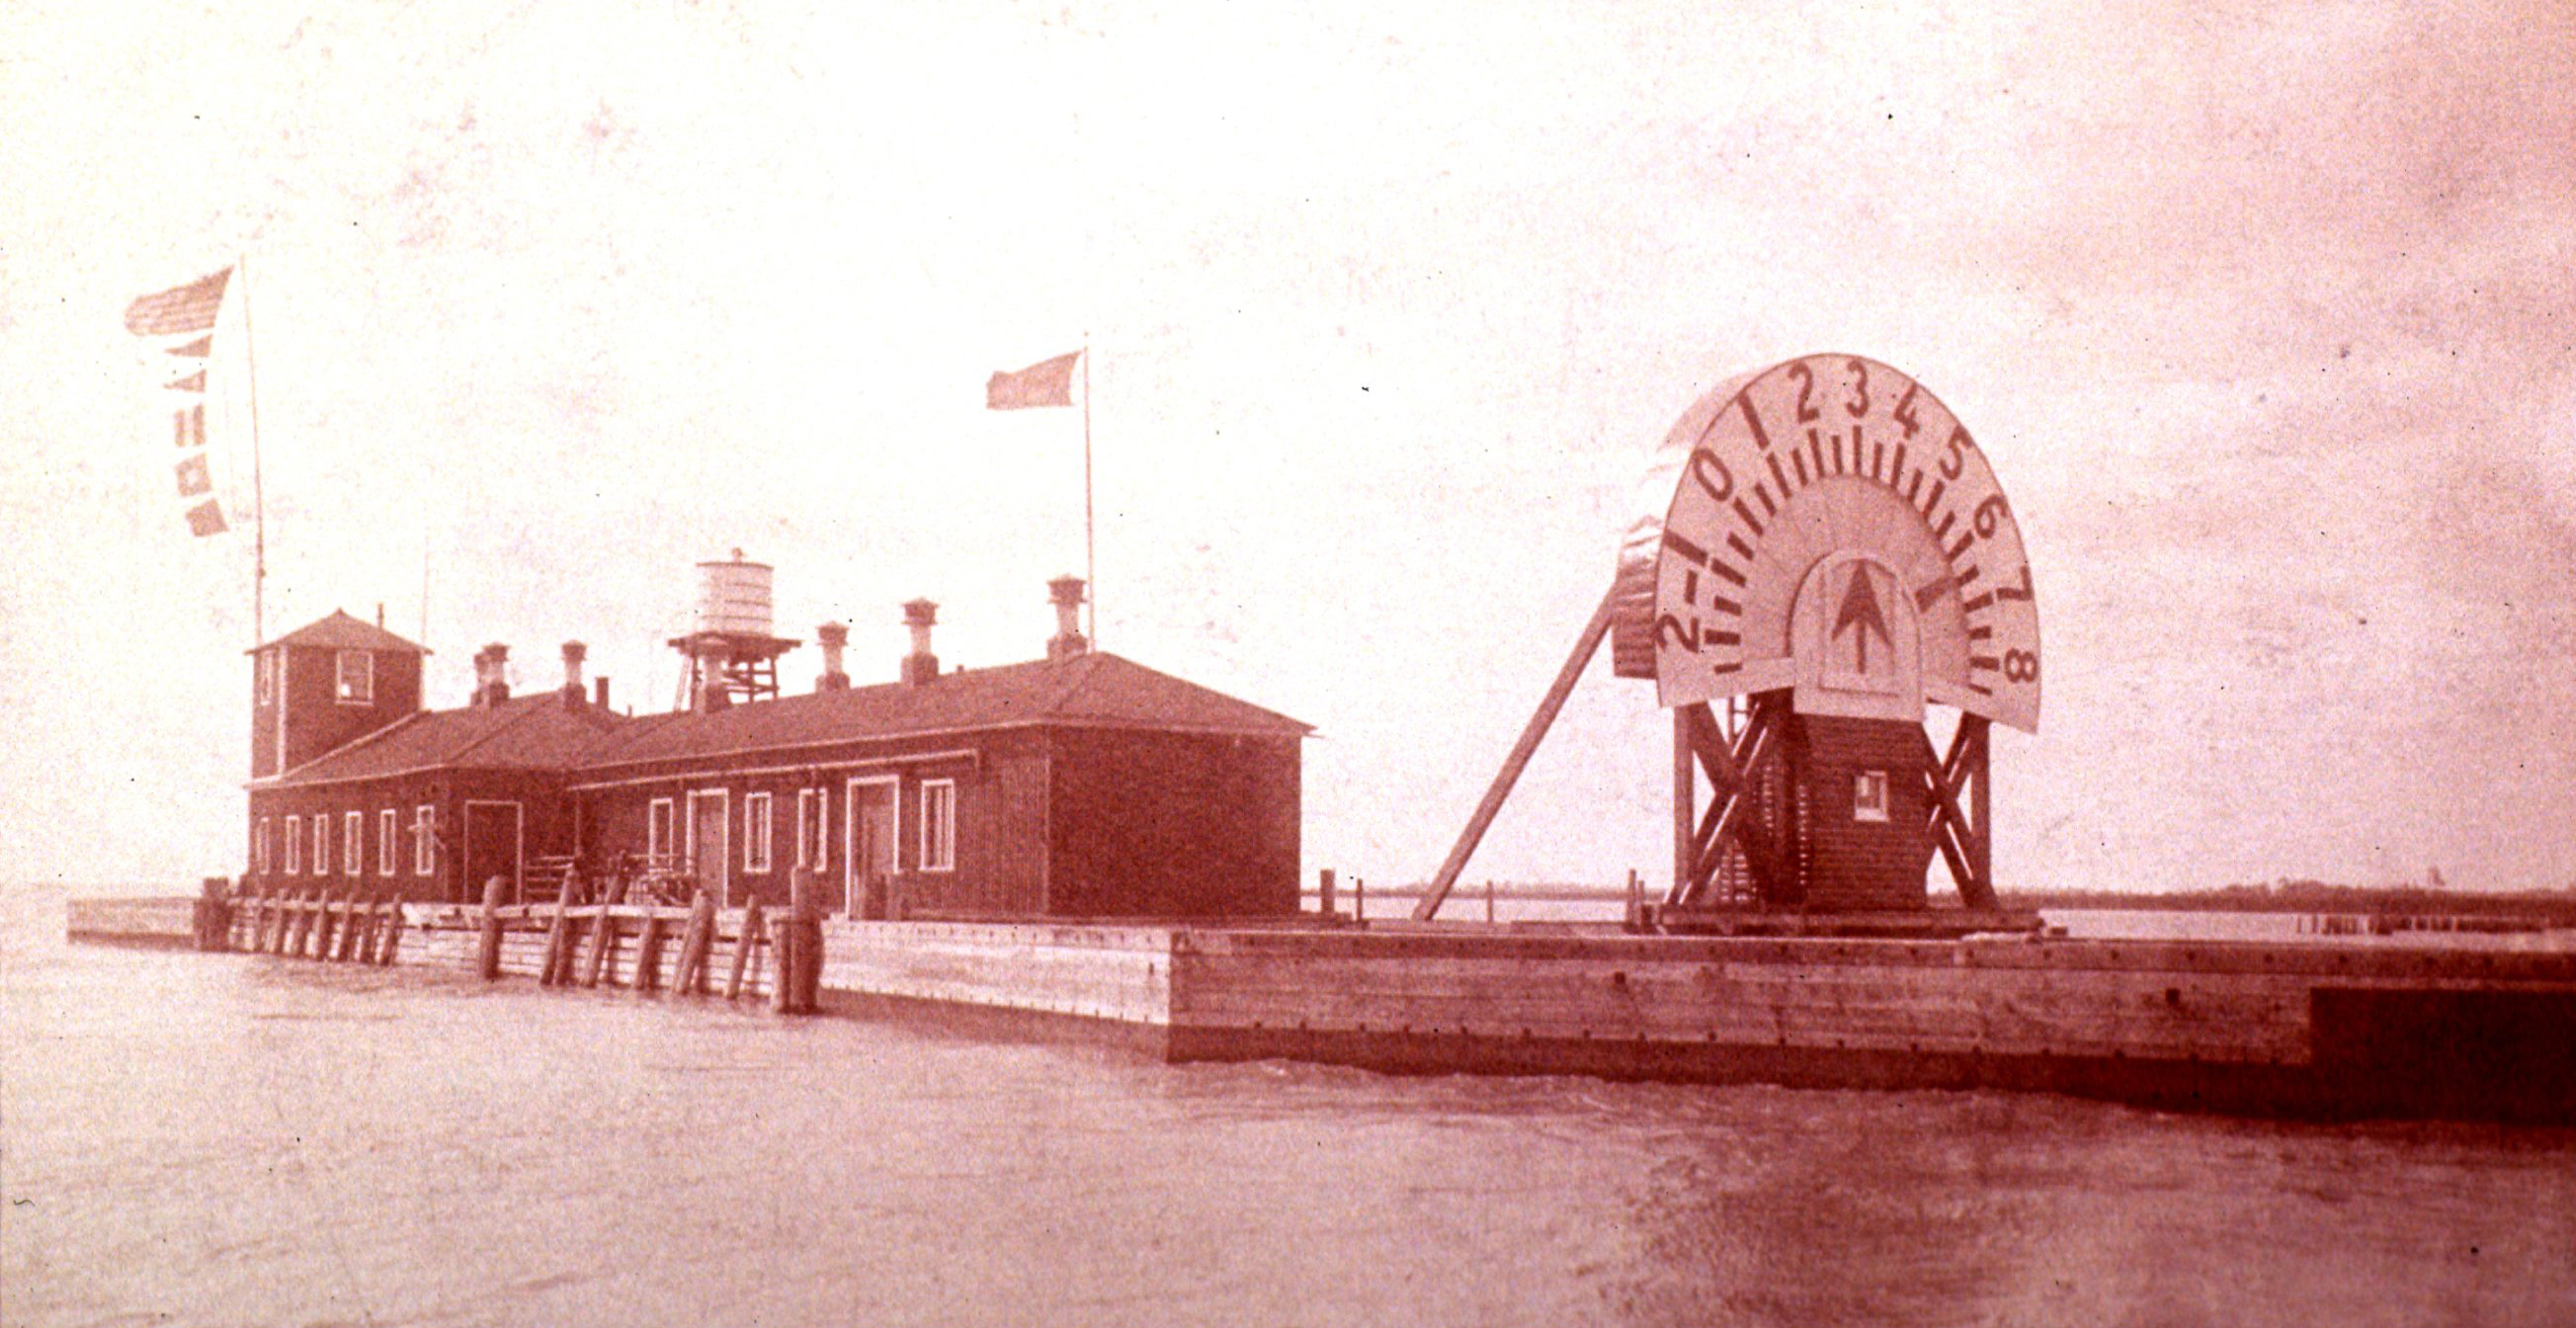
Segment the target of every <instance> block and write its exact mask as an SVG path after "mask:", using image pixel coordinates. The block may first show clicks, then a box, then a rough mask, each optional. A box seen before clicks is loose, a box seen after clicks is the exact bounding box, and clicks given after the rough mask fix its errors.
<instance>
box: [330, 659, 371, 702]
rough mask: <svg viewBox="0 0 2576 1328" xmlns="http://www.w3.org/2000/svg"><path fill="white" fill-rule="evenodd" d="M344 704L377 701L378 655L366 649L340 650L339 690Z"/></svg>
mask: <svg viewBox="0 0 2576 1328" xmlns="http://www.w3.org/2000/svg"><path fill="white" fill-rule="evenodd" d="M338 695H339V698H340V701H341V704H343V705H374V704H375V703H376V657H375V655H374V654H373V653H371V652H368V651H364V650H343V651H341V652H340V669H339V692H338Z"/></svg>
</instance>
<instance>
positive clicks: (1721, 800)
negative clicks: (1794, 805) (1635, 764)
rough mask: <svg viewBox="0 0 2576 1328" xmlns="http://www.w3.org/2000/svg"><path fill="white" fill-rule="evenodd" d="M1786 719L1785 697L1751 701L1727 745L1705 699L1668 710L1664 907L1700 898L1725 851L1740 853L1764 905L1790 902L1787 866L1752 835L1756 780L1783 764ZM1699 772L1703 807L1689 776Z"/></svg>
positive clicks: (1778, 694) (1723, 860)
mask: <svg viewBox="0 0 2576 1328" xmlns="http://www.w3.org/2000/svg"><path fill="white" fill-rule="evenodd" d="M1790 722H1791V715H1790V708H1789V697H1788V694H1787V693H1786V692H1765V693H1762V694H1761V695H1759V696H1756V697H1755V698H1753V703H1752V709H1751V713H1750V714H1749V715H1748V716H1747V718H1746V720H1745V723H1744V726H1743V728H1741V729H1739V730H1738V731H1737V732H1736V733H1735V735H1734V737H1733V739H1732V740H1730V739H1729V738H1728V737H1727V735H1726V733H1725V732H1724V731H1723V730H1722V729H1720V728H1719V726H1718V723H1717V717H1716V716H1715V715H1714V714H1712V713H1711V712H1710V710H1709V708H1708V705H1707V703H1706V702H1697V703H1693V704H1690V705H1683V706H1676V707H1674V708H1673V884H1672V888H1671V889H1670V890H1669V891H1667V892H1666V894H1665V896H1664V903H1665V904H1666V906H1668V907H1687V906H1690V905H1693V904H1696V903H1700V902H1702V901H1703V900H1705V898H1706V896H1707V895H1708V892H1709V891H1710V889H1711V888H1712V887H1713V885H1714V883H1715V881H1716V879H1717V874H1718V871H1719V869H1720V868H1722V867H1723V866H1724V865H1725V863H1726V858H1727V854H1728V852H1729V851H1730V850H1732V851H1734V852H1737V853H1740V854H1742V855H1743V858H1744V862H1745V867H1746V870H1747V872H1748V873H1749V874H1750V875H1751V876H1752V878H1753V884H1754V891H1755V893H1756V894H1758V895H1759V896H1760V897H1761V898H1762V900H1763V902H1764V903H1766V904H1775V905H1776V904H1784V903H1787V902H1790V898H1789V897H1790V895H1791V893H1792V886H1793V884H1794V883H1793V882H1792V880H1791V879H1790V871H1789V864H1788V863H1786V862H1784V861H1783V860H1782V859H1781V856H1780V854H1779V852H1778V851H1777V847H1776V846H1775V845H1773V844H1772V843H1770V842H1769V841H1768V838H1767V837H1766V836H1764V835H1762V834H1760V833H1757V830H1756V827H1755V825H1754V822H1753V817H1754V814H1755V813H1756V811H1757V810H1758V808H1757V807H1756V806H1755V801H1756V799H1757V797H1758V796H1759V795H1758V793H1757V783H1756V781H1757V780H1759V779H1760V778H1761V777H1762V775H1763V773H1764V772H1765V771H1766V770H1767V769H1768V768H1769V766H1770V765H1771V763H1772V762H1774V761H1777V760H1780V759H1783V757H1784V755H1785V753H1786V751H1787V748H1788V746H1789V724H1790ZM1701 772H1705V773H1706V774H1707V776H1708V782H1709V798H1708V805H1707V807H1706V808H1705V809H1702V808H1701V807H1700V806H1699V805H1698V803H1699V794H1698V790H1697V788H1696V787H1695V785H1696V782H1697V780H1696V776H1697V775H1698V774H1699V773H1701Z"/></svg>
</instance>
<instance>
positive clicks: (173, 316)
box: [125, 268, 233, 337]
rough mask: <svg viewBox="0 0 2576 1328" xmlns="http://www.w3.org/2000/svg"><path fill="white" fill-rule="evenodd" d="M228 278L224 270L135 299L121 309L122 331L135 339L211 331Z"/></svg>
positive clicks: (228, 272) (231, 273)
mask: <svg viewBox="0 0 2576 1328" xmlns="http://www.w3.org/2000/svg"><path fill="white" fill-rule="evenodd" d="M232 275H233V270H232V269H231V268H225V269H224V270H222V271H220V272H211V273H208V274H206V275H205V276H202V277H199V278H197V279H196V280H195V281H192V282H189V283H188V284H187V285H185V286H174V287H172V288H170V289H169V290H165V291H160V292H157V293H155V294H151V295H146V296H143V297H141V298H140V299H137V300H136V301H135V302H134V303H132V304H129V305H127V306H126V307H125V330H126V331H128V332H131V333H133V334H134V335H136V336H138V337H166V336H169V335H170V334H172V333H174V332H211V331H213V330H214V326H215V311H216V310H218V309H220V308H222V307H223V303H224V284H225V283H226V282H228V281H230V280H232Z"/></svg>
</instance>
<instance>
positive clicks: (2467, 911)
mask: <svg viewBox="0 0 2576 1328" xmlns="http://www.w3.org/2000/svg"><path fill="white" fill-rule="evenodd" d="M1998 894H1999V895H2000V896H2001V901H2002V903H2003V906H2004V907H2006V908H2012V909H2034V908H2156V909H2176V910H2184V911H2191V910H2198V911H2205V912H2214V913H2453V914H2460V915H2464V916H2477V917H2497V916H2512V917H2538V918H2549V919H2553V920H2558V921H2576V887H2569V888H2564V889H2558V890H2522V891H2515V892H2511V893H2494V892H2488V891H2469V890H2459V889H2452V888H2447V887H2444V888H2436V887H2433V886H2429V885H2337V884H2334V883H2332V882H2328V881H2308V880H2298V881H2293V880H2279V881H2271V882H2255V883H2248V884H2236V885H2223V886H2220V887H2218V888H2216V889H2213V890H2169V891H2159V892H2155V893H2146V892H2141V891H2134V890H2003V891H1999V892H1998Z"/></svg>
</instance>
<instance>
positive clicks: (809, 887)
mask: <svg viewBox="0 0 2576 1328" xmlns="http://www.w3.org/2000/svg"><path fill="white" fill-rule="evenodd" d="M817 885H818V883H817V882H816V881H815V879H814V870H813V868H811V867H806V866H802V865H799V866H798V867H796V869H795V870H793V871H790V872H789V873H788V874H787V906H788V913H789V915H790V916H791V917H792V918H793V919H794V926H793V927H791V928H790V930H791V932H792V933H793V934H794V936H795V942H796V944H795V951H796V966H795V969H794V972H795V979H794V981H792V982H791V983H789V987H790V989H791V990H792V991H793V992H794V996H795V998H794V999H793V1000H792V1001H790V1002H789V1004H788V1013H790V1014H812V1013H814V1010H815V1008H816V1007H818V1006H820V1005H821V1004H822V999H823V913H822V910H821V908H820V907H818V906H817V904H816V902H815V901H816V899H817V897H818V896H820V895H821V893H822V892H821V890H820V889H818V888H817Z"/></svg>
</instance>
